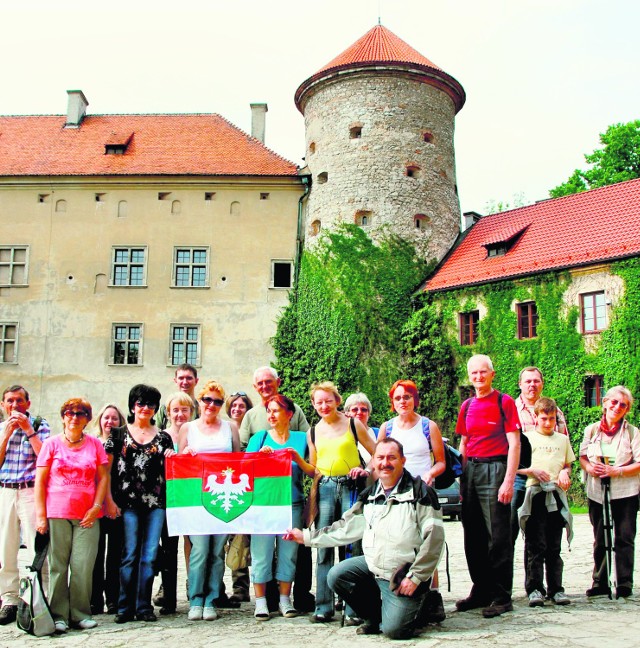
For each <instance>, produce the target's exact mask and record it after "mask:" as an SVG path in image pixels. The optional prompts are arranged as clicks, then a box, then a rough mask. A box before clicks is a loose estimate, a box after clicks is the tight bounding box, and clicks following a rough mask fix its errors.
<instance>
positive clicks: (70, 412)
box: [64, 410, 89, 418]
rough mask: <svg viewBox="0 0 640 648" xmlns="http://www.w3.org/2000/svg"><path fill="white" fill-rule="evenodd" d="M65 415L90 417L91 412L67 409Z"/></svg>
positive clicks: (68, 416) (69, 416)
mask: <svg viewBox="0 0 640 648" xmlns="http://www.w3.org/2000/svg"><path fill="white" fill-rule="evenodd" d="M64 415H65V416H66V417H67V418H89V413H88V412H81V411H77V412H74V411H72V410H67V411H66V412H65V413H64Z"/></svg>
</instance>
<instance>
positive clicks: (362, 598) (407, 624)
mask: <svg viewBox="0 0 640 648" xmlns="http://www.w3.org/2000/svg"><path fill="white" fill-rule="evenodd" d="M328 582H329V586H330V587H331V589H332V590H333V591H334V592H335V593H336V594H337V595H338V596H340V597H341V598H343V599H344V601H345V603H346V604H347V605H349V606H351V607H352V609H353V610H354V613H355V614H356V615H357V616H359V617H361V618H362V619H365V620H366V621H368V622H369V623H371V624H372V625H381V629H382V632H384V634H385V635H386V636H387V637H389V639H407V638H409V637H411V636H412V634H413V629H414V627H415V620H416V616H417V614H418V612H419V611H420V606H421V604H422V600H423V598H424V595H420V596H397V595H396V594H394V593H393V592H392V591H391V589H390V588H389V581H388V580H384V579H382V578H375V576H374V575H373V574H372V573H371V572H370V571H369V567H368V566H367V561H366V560H365V557H364V556H356V557H355V558H348V559H347V560H345V561H343V562H341V563H339V564H337V565H336V566H335V567H333V568H332V569H331V571H330V572H329V577H328Z"/></svg>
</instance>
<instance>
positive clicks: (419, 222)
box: [413, 214, 431, 231]
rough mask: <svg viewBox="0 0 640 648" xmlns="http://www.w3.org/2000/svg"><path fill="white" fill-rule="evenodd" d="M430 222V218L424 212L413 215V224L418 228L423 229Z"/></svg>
mask: <svg viewBox="0 0 640 648" xmlns="http://www.w3.org/2000/svg"><path fill="white" fill-rule="evenodd" d="M429 223H431V219H430V218H429V217H428V216H427V215H426V214H416V215H415V216H414V217H413V224H414V226H415V228H416V229H418V230H423V231H424V230H425V229H427V227H428V226H429Z"/></svg>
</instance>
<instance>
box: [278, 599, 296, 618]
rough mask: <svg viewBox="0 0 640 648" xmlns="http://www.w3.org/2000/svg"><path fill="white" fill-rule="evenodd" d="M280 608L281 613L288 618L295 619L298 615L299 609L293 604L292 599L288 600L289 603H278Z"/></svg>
mask: <svg viewBox="0 0 640 648" xmlns="http://www.w3.org/2000/svg"><path fill="white" fill-rule="evenodd" d="M278 609H279V610H280V614H281V615H282V616H283V617H285V618H286V619H293V618H294V617H297V616H298V610H296V609H295V608H294V607H293V605H291V601H288V602H287V603H282V602H281V603H280V604H279V605H278Z"/></svg>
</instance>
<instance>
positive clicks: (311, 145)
mask: <svg viewBox="0 0 640 648" xmlns="http://www.w3.org/2000/svg"><path fill="white" fill-rule="evenodd" d="M315 152H316V143H315V142H311V144H309V153H311V155H313V154H314V153H315Z"/></svg>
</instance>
